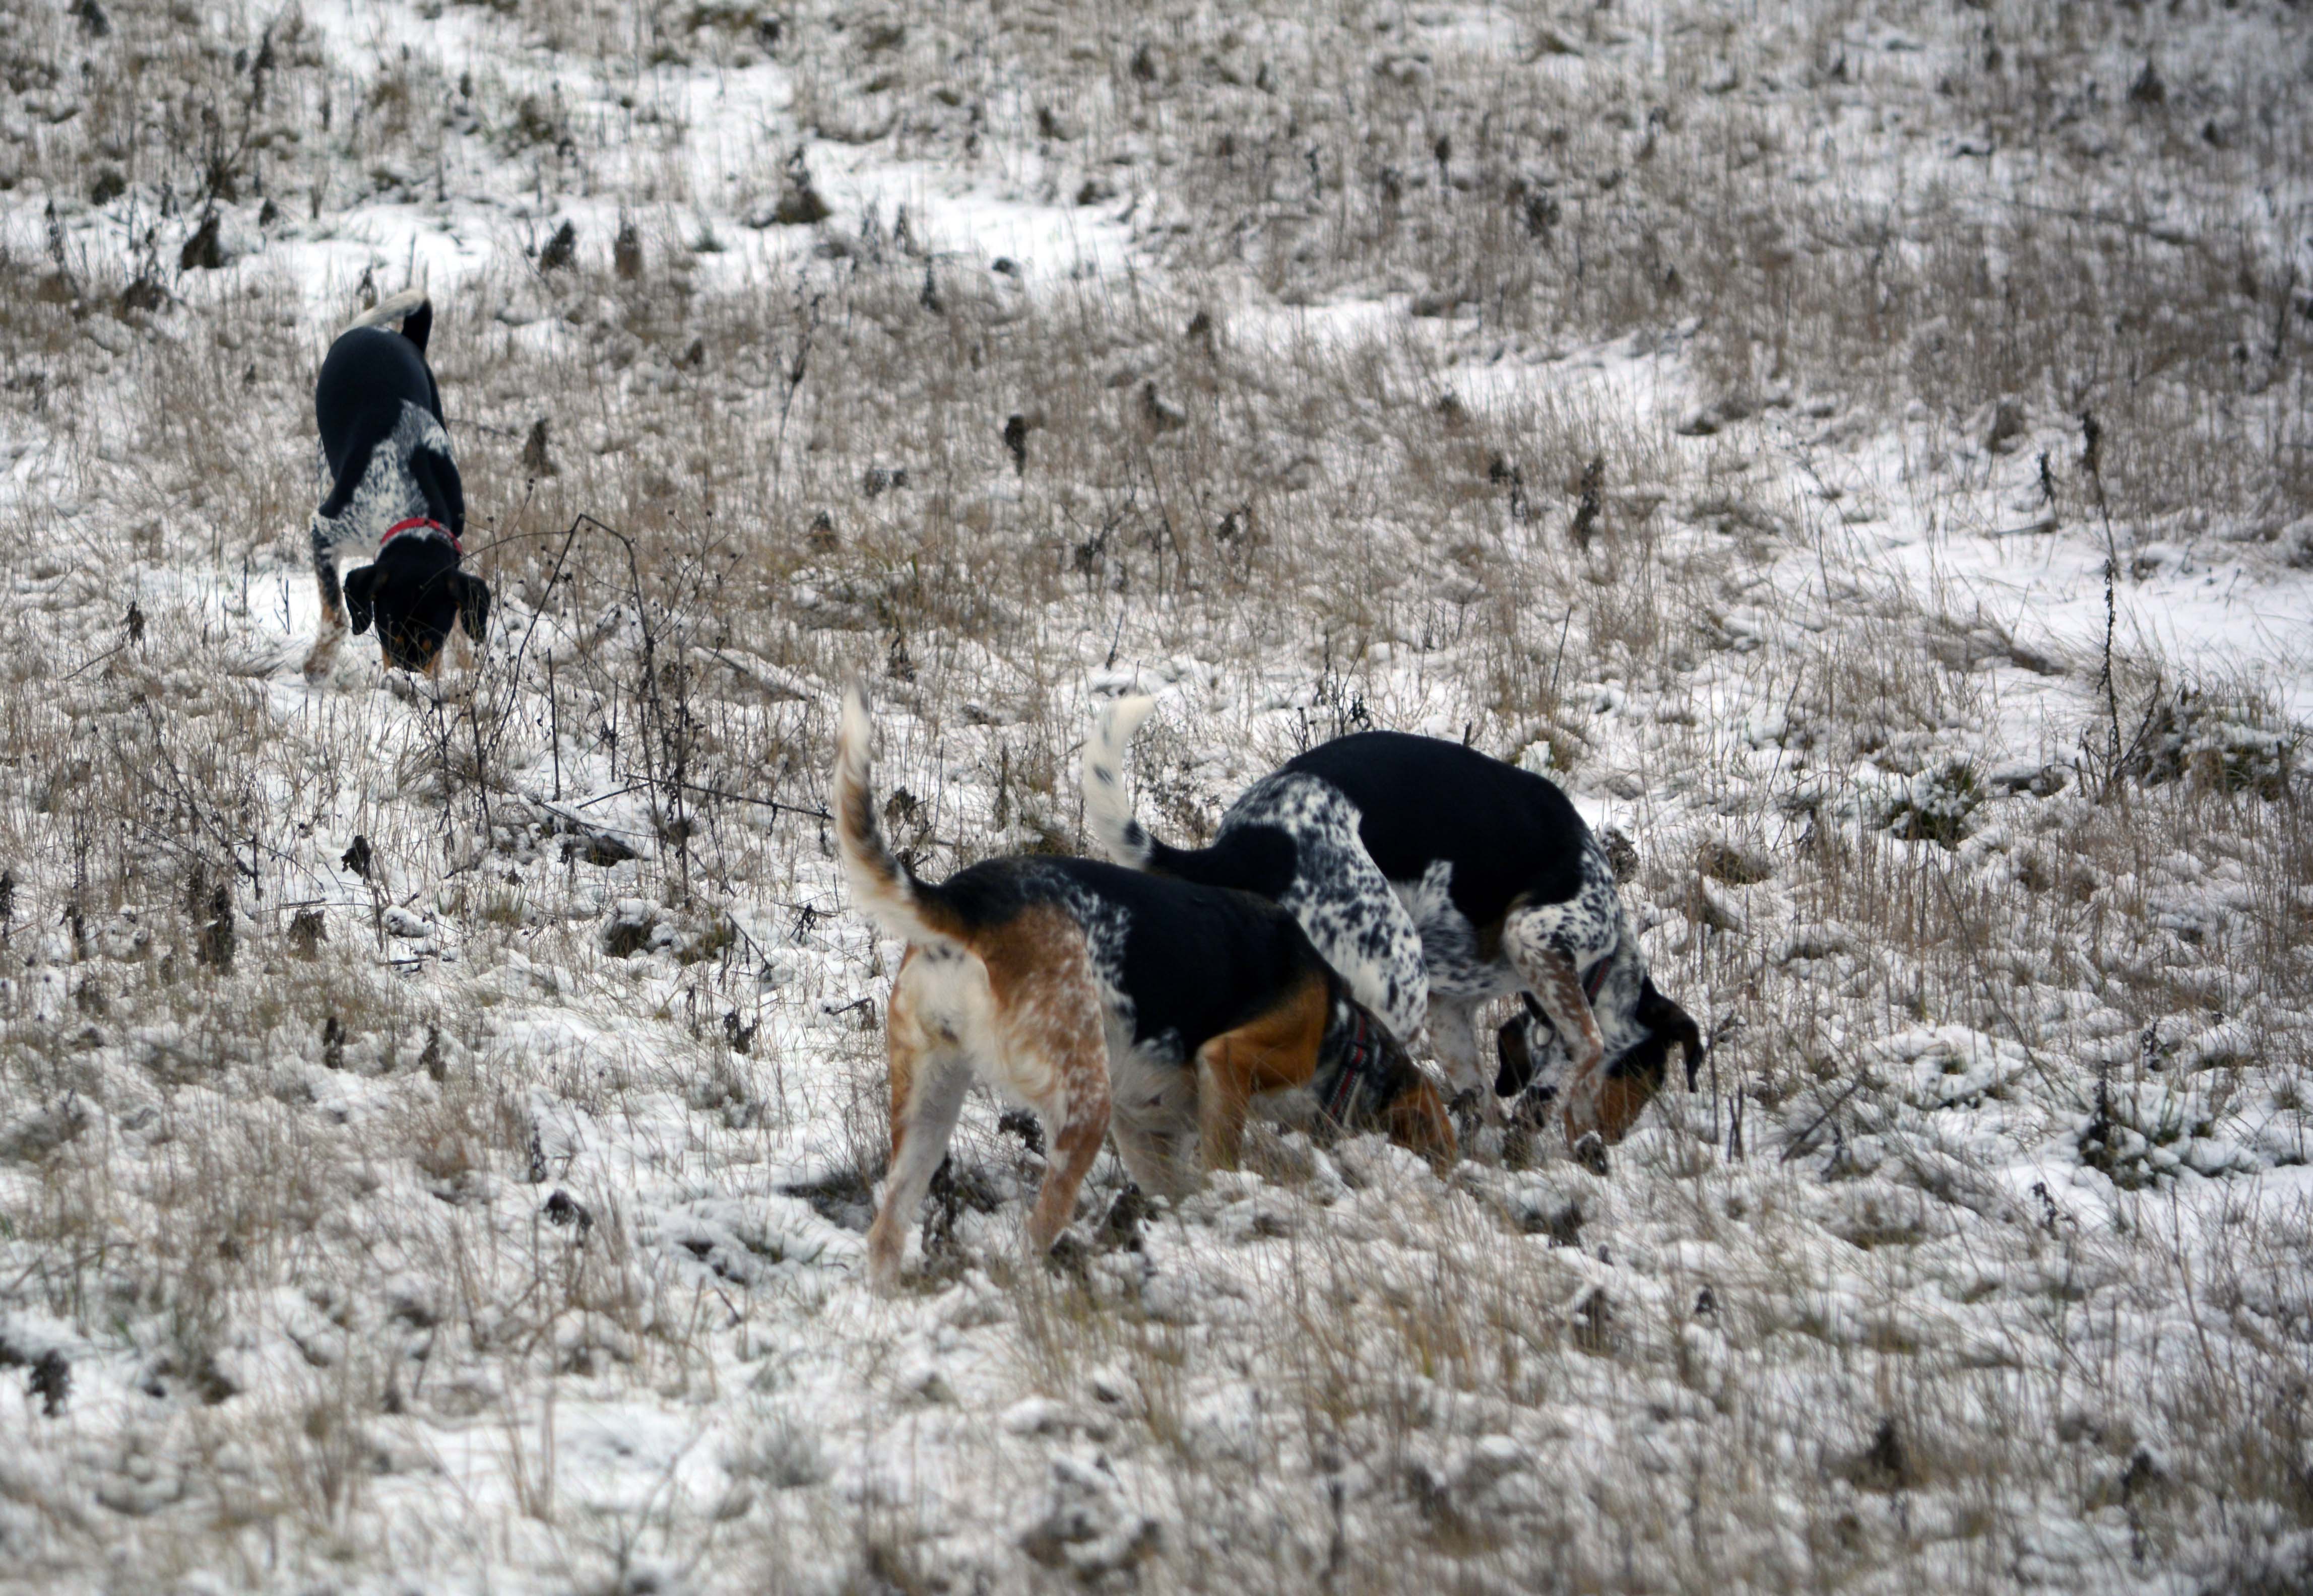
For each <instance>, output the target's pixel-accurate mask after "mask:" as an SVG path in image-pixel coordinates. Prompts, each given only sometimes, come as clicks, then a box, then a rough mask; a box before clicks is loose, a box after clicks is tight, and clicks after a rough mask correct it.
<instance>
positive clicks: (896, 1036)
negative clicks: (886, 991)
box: [867, 948, 978, 1287]
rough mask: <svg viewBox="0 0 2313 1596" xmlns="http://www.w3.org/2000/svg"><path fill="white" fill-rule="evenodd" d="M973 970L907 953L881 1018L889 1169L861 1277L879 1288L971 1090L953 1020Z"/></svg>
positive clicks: (887, 1281)
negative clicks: (886, 1042) (888, 1090)
mask: <svg viewBox="0 0 2313 1596" xmlns="http://www.w3.org/2000/svg"><path fill="white" fill-rule="evenodd" d="M977 974H978V970H977V969H976V966H975V965H974V964H973V962H972V961H971V960H970V959H969V956H968V955H959V954H957V953H955V952H954V951H945V952H939V953H930V954H928V953H926V952H925V951H924V950H922V949H920V948H910V949H909V950H908V955H907V957H906V959H905V960H902V961H901V965H900V974H899V978H898V979H896V980H895V981H893V983H892V1004H891V1008H890V1010H889V1012H888V1013H886V1014H885V1015H884V1027H885V1032H886V1034H887V1035H888V1036H889V1038H890V1039H891V1068H892V1170H891V1177H890V1179H888V1180H887V1181H886V1182H885V1184H884V1201H883V1204H882V1206H879V1207H878V1208H877V1209H876V1210H875V1223H874V1224H872V1225H870V1226H869V1227H868V1229H867V1273H868V1276H869V1278H870V1279H872V1280H873V1281H874V1282H875V1285H877V1286H879V1287H888V1286H889V1285H891V1284H892V1283H893V1281H894V1280H896V1279H898V1278H899V1274H900V1258H901V1254H902V1253H903V1252H904V1251H905V1250H906V1248H907V1241H908V1231H909V1229H910V1227H911V1226H912V1225H913V1224H914V1223H915V1218H916V1210H917V1209H918V1208H919V1207H921V1206H923V1200H924V1193H925V1192H926V1191H927V1190H928V1189H929V1188H930V1186H931V1181H932V1175H933V1173H934V1171H937V1170H938V1168H939V1166H940V1160H941V1159H943V1158H945V1156H946V1155H947V1141H948V1137H949V1136H950V1135H951V1134H952V1133H953V1132H954V1129H955V1120H956V1116H957V1114H959V1113H960V1112H962V1110H963V1094H964V1092H965V1089H966V1088H968V1087H969V1086H970V1085H971V1084H972V1069H971V1059H970V1057H969V1055H968V1053H967V1052H966V1040H965V1038H964V1037H963V1035H961V1034H959V1024H958V1022H959V1020H960V1018H961V1016H962V1012H963V1010H964V1009H966V1008H968V1007H970V1006H971V1005H970V1004H969V1003H968V1002H966V1003H963V1004H959V1003H958V1002H957V1001H956V998H957V997H958V995H959V994H960V993H968V992H969V989H970V987H971V985H972V981H973V978H975V977H976V976H977Z"/></svg>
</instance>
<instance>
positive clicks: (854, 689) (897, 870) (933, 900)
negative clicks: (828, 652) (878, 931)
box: [832, 677, 965, 947]
mask: <svg viewBox="0 0 2313 1596" xmlns="http://www.w3.org/2000/svg"><path fill="white" fill-rule="evenodd" d="M874 741H875V723H874V718H873V716H872V715H870V714H869V712H868V708H867V689H866V687H865V686H863V685H862V684H861V683H860V681H859V680H858V679H857V678H856V677H855V678H854V679H853V680H852V681H851V684H850V685H849V687H847V688H844V689H843V718H842V721H841V723H840V725H839V726H838V727H837V730H836V733H835V784H834V791H833V794H832V798H833V802H834V809H835V833H836V836H837V837H838V838H839V839H840V842H841V844H842V847H843V873H844V877H845V879H846V880H848V881H849V882H850V883H851V901H852V903H853V904H854V906H855V907H857V908H858V909H859V911H860V912H861V913H862V914H865V915H866V916H867V917H868V918H869V919H871V920H873V921H875V923H876V924H877V925H881V926H882V927H884V930H886V931H888V932H890V933H891V934H893V935H894V936H900V937H905V938H906V939H907V940H908V941H910V942H911V943H931V944H934V945H945V946H949V947H961V946H962V945H963V933H964V930H965V926H964V924H963V917H962V916H960V915H958V914H957V913H956V912H955V910H954V908H952V907H951V906H950V905H949V904H947V903H946V902H945V900H944V899H943V898H942V895H941V892H940V890H939V889H938V888H937V887H936V886H933V885H932V884H930V883H929V882H927V881H918V880H917V879H916V873H915V872H914V871H912V870H910V869H909V868H908V867H907V865H906V864H903V863H901V860H900V858H899V856H898V855H895V854H893V852H892V848H891V845H890V844H888V843H886V842H885V841H884V827H883V822H882V821H881V820H879V819H878V818H877V816H876V813H875V786H874V784H873V781H872V778H871V777H870V776H869V773H868V767H867V758H868V749H869V747H870V745H871V744H872V743H873V742H874Z"/></svg>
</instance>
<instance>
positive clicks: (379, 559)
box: [305, 288, 490, 681]
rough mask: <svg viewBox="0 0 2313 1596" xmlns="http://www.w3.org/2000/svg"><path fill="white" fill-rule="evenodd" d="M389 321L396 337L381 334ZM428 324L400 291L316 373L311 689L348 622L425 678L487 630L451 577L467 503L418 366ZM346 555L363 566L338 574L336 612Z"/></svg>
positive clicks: (422, 308) (427, 305)
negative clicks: (320, 480) (459, 630)
mask: <svg viewBox="0 0 2313 1596" xmlns="http://www.w3.org/2000/svg"><path fill="white" fill-rule="evenodd" d="M397 319H399V320H400V323H401V327H400V331H399V332H388V331H387V330H385V327H384V324H385V323H386V322H389V321H392V320H397ZM433 325H434V307H433V304H432V303H431V302H430V301H429V300H428V299H427V296H426V293H425V291H424V290H423V289H417V288H413V289H409V290H407V291H405V292H403V293H400V294H394V295H392V296H391V297H390V298H388V299H385V300H383V301H382V302H380V303H379V304H378V306H377V308H376V309H374V310H373V311H368V312H367V313H365V315H363V316H361V317H360V318H358V319H357V320H356V321H355V322H354V323H353V325H352V326H350V327H348V328H347V329H345V331H343V332H341V333H339V335H338V338H337V341H336V342H335V343H333V344H331V345H330V352H329V354H328V355H327V356H326V357H325V358H324V359H323V360H322V362H321V378H320V380H319V381H317V382H316V383H315V384H314V387H313V419H314V421H315V423H316V424H317V425H318V426H319V428H320V430H321V455H322V459H323V460H324V462H325V464H326V467H327V469H328V475H329V481H330V493H329V496H328V497H327V498H325V499H323V500H322V501H321V508H320V510H319V511H317V512H316V513H315V514H314V516H313V574H314V576H315V577H316V579H318V580H319V582H320V583H321V634H320V636H318V637H316V638H315V640H314V643H313V648H312V653H310V654H308V655H307V656H306V659H305V678H306V680H309V681H319V680H322V679H323V678H324V677H326V676H327V675H328V674H329V671H330V663H331V662H332V661H333V660H334V659H335V658H336V656H337V652H338V645H339V643H341V642H342V641H343V640H344V638H345V633H346V621H347V617H348V616H350V617H351V618H352V620H353V629H354V630H355V631H356V632H365V631H367V630H368V629H369V625H370V622H371V620H372V619H373V618H374V619H375V620H376V622H377V640H378V643H379V645H380V646H381V647H382V648H383V651H384V658H385V662H386V664H387V665H389V666H391V667H396V668H399V669H400V670H404V671H428V672H431V671H433V670H434V669H435V666H436V665H437V664H438V662H439V661H440V659H441V653H442V645H444V643H445V642H447V641H448V639H449V636H450V628H451V627H453V625H455V626H461V627H464V628H465V633H466V636H468V637H469V638H471V639H472V640H473V641H474V642H475V643H477V644H479V643H480V642H481V641H482V636H483V633H484V630H485V628H486V627H488V623H489V614H490V590H489V588H488V586H487V585H485V584H484V583H483V582H482V580H481V579H480V578H479V577H478V576H474V575H472V574H469V573H467V572H465V571H463V570H462V569H460V568H459V567H460V563H461V562H462V559H463V558H464V556H465V549H464V548H463V546H462V544H461V543H460V541H459V539H462V537H463V536H464V535H465V531H466V501H465V494H464V490H463V489H462V487H460V485H459V481H458V466H457V462H456V461H455V460H453V458H452V456H451V453H450V434H449V433H448V432H447V431H446V430H445V429H444V425H443V421H442V395H441V392H440V390H438V389H436V388H435V384H434V373H433V372H432V370H431V369H430V368H429V367H428V366H427V364H426V339H427V334H428V333H429V332H430V331H431V330H432V329H433ZM348 548H349V549H353V550H356V551H357V552H362V553H367V554H369V555H370V557H371V560H370V563H369V564H368V565H365V566H358V567H356V569H354V570H352V571H348V572H347V574H346V579H345V585H344V588H343V590H342V592H343V605H342V607H341V606H340V603H339V594H340V590H339V584H338V555H339V550H341V549H348Z"/></svg>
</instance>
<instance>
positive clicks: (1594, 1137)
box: [1568, 1130, 1607, 1177]
mask: <svg viewBox="0 0 2313 1596" xmlns="http://www.w3.org/2000/svg"><path fill="white" fill-rule="evenodd" d="M1568 1151H1570V1153H1572V1154H1573V1155H1574V1162H1576V1163H1579V1164H1580V1165H1581V1166H1582V1167H1583V1168H1584V1169H1586V1170H1587V1171H1590V1172H1591V1173H1592V1174H1594V1175H1598V1176H1602V1177H1603V1176H1604V1175H1605V1173H1606V1170H1607V1163H1606V1138H1605V1137H1604V1136H1600V1135H1599V1134H1598V1133H1597V1132H1596V1131H1595V1130H1588V1131H1584V1132H1583V1133H1582V1135H1581V1136H1578V1137H1576V1138H1575V1142H1574V1145H1573V1146H1572V1147H1571V1148H1570V1149H1569V1150H1568Z"/></svg>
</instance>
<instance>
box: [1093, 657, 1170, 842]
mask: <svg viewBox="0 0 2313 1596" xmlns="http://www.w3.org/2000/svg"><path fill="white" fill-rule="evenodd" d="M1154 708H1156V699H1154V698H1150V697H1130V698H1119V699H1117V700H1116V702H1114V703H1113V704H1111V705H1110V706H1108V707H1107V708H1105V709H1104V710H1102V711H1101V712H1100V717H1099V718H1098V719H1097V720H1096V721H1095V722H1094V723H1093V731H1092V736H1091V737H1090V738H1089V739H1088V740H1087V741H1086V743H1085V755H1084V802H1085V824H1086V826H1087V827H1089V828H1090V829H1091V830H1092V834H1093V837H1095V840H1097V841H1098V842H1099V844H1100V846H1101V848H1102V850H1103V851H1104V853H1106V854H1107V855H1108V856H1109V857H1110V858H1112V859H1113V860H1115V861H1116V862H1117V863H1118V864H1129V865H1130V866H1131V867H1132V868H1133V869H1135V870H1139V869H1141V868H1144V867H1145V866H1146V865H1147V864H1148V858H1149V855H1151V854H1153V853H1155V852H1156V839H1155V838H1154V837H1150V836H1149V835H1148V832H1147V831H1146V830H1144V829H1142V827H1141V824H1140V822H1139V820H1135V819H1133V816H1132V801H1131V800H1130V798H1128V797H1126V796H1125V794H1124V750H1126V749H1127V748H1129V747H1130V746H1131V743H1132V734H1133V733H1134V732H1138V731H1139V729H1140V723H1141V722H1143V721H1145V720H1147V719H1148V712H1149V711H1150V710H1152V709H1154Z"/></svg>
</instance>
